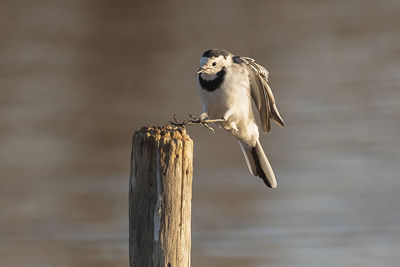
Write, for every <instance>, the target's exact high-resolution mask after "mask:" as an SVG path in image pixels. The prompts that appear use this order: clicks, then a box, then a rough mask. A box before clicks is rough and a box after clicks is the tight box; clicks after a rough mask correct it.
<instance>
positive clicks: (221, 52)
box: [202, 48, 231, 58]
mask: <svg viewBox="0 0 400 267" xmlns="http://www.w3.org/2000/svg"><path fill="white" fill-rule="evenodd" d="M229 55H231V53H229V52H228V51H226V50H225V49H222V48H215V49H209V50H207V51H205V52H204V53H203V55H202V57H208V58H213V57H219V56H223V57H224V58H227V57H228V56H229Z"/></svg>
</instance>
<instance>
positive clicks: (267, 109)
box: [236, 57, 285, 132]
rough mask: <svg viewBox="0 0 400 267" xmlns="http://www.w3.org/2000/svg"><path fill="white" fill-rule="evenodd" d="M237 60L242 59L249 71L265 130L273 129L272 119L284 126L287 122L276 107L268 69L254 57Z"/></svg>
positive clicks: (252, 93)
mask: <svg viewBox="0 0 400 267" xmlns="http://www.w3.org/2000/svg"><path fill="white" fill-rule="evenodd" d="M236 60H240V61H241V63H242V64H243V65H244V66H245V67H246V68H247V71H248V73H249V81H250V91H251V98H252V99H253V101H254V103H255V105H256V107H257V109H258V111H259V112H260V120H261V124H262V129H263V131H264V132H269V131H270V130H271V122H270V119H272V120H274V121H275V122H276V123H277V124H278V125H279V126H281V127H283V126H284V125H285V123H284V121H283V119H282V117H281V115H280V114H279V111H278V108H277V107H276V104H275V98H274V94H273V93H272V90H271V88H270V87H269V85H268V83H267V82H268V71H267V70H266V69H265V68H264V67H263V66H261V65H259V64H257V63H256V62H255V60H254V59H252V58H249V57H239V59H236Z"/></svg>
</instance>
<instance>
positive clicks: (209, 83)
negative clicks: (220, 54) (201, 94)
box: [199, 67, 226, 92]
mask: <svg viewBox="0 0 400 267" xmlns="http://www.w3.org/2000/svg"><path fill="white" fill-rule="evenodd" d="M225 74H226V70H225V67H223V68H222V70H220V71H219V72H218V73H217V77H215V79H213V80H204V79H203V78H201V74H200V75H199V82H200V85H201V88H203V89H204V90H206V91H208V92H212V91H215V90H216V89H217V88H218V87H219V86H220V85H221V84H222V83H223V81H224V78H225Z"/></svg>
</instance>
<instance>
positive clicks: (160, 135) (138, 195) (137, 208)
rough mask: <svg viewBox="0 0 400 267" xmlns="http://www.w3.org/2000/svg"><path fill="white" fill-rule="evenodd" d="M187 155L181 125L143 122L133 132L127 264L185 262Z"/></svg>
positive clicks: (174, 265) (180, 265) (189, 145)
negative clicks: (137, 129)
mask: <svg viewBox="0 0 400 267" xmlns="http://www.w3.org/2000/svg"><path fill="white" fill-rule="evenodd" d="M192 160H193V141H192V139H190V137H189V135H188V134H187V133H186V130H185V129H182V128H176V127H174V128H173V127H171V126H164V127H162V128H160V127H143V128H142V129H141V130H139V131H136V132H135V134H134V135H133V141H132V154H131V172H130V179H129V185H130V187H129V262H130V267H143V266H146V267H147V266H149V267H153V266H157V267H160V266H162V267H164V266H165V267H188V266H190V246H191V235H190V221H191V201H192V175H193V163H192Z"/></svg>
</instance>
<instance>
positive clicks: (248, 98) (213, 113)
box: [198, 49, 284, 188]
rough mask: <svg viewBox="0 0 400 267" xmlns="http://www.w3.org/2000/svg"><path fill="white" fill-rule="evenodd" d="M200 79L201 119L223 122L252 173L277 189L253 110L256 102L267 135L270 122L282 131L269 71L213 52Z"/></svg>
mask: <svg viewBox="0 0 400 267" xmlns="http://www.w3.org/2000/svg"><path fill="white" fill-rule="evenodd" d="M198 75H199V93H200V96H201V99H202V102H203V110H202V114H201V116H200V118H201V119H203V120H204V119H223V121H221V122H219V124H220V126H221V127H222V128H224V129H225V130H226V131H228V132H229V133H231V134H232V135H234V136H235V137H236V138H237V139H238V140H239V143H240V146H241V148H242V150H243V154H244V156H245V159H246V163H247V166H248V168H249V170H250V172H251V173H252V174H253V175H256V176H259V177H260V178H262V179H263V180H264V182H265V184H266V185H267V186H269V187H272V188H275V187H276V186H277V182H276V178H275V174H274V172H273V170H272V168H271V165H270V163H269V161H268V159H267V157H266V155H265V153H264V151H263V149H262V147H261V145H260V142H259V130H258V126H257V121H256V119H255V116H254V113H253V109H252V99H253V101H254V103H255V106H256V107H257V110H258V111H259V112H260V121H261V126H262V129H263V131H264V132H266V131H269V130H270V129H271V125H270V119H271V118H272V119H273V120H274V121H276V122H277V123H278V124H279V125H280V126H282V127H283V125H284V122H283V120H282V118H281V116H280V114H279V112H278V109H277V107H276V105H275V99H274V96H273V94H272V91H271V89H270V88H269V86H268V84H267V79H268V71H267V70H266V69H265V68H264V67H262V66H260V65H258V64H257V63H255V61H254V60H253V59H251V58H247V57H239V56H234V55H232V54H231V53H229V52H228V51H226V50H223V49H210V50H207V51H206V52H204V53H203V55H202V57H201V60H200V69H199V71H198Z"/></svg>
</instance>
